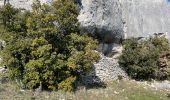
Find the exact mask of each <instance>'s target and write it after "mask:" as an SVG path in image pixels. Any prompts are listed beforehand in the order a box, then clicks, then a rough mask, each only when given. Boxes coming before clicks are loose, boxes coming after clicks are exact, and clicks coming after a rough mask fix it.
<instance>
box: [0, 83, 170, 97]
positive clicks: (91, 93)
mask: <svg viewBox="0 0 170 100" xmlns="http://www.w3.org/2000/svg"><path fill="white" fill-rule="evenodd" d="M167 93H168V91H164V90H155V89H153V88H151V87H149V86H145V85H143V84H139V83H138V82H136V81H128V80H126V81H125V80H124V81H123V80H122V81H119V82H118V81H114V82H109V83H108V84H107V87H106V88H93V89H85V88H81V89H79V90H77V91H76V92H75V93H66V92H63V91H57V92H48V91H43V92H33V91H31V90H21V89H20V88H19V87H18V86H17V85H16V83H15V82H11V81H10V82H4V83H1V84H0V100H170V98H169V97H168V95H167Z"/></svg>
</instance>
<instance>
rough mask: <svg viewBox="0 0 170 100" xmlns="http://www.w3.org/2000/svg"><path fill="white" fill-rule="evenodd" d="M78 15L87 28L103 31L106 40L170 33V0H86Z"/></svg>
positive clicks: (88, 29)
mask: <svg viewBox="0 0 170 100" xmlns="http://www.w3.org/2000/svg"><path fill="white" fill-rule="evenodd" d="M78 19H79V21H80V23H81V26H82V27H83V28H85V29H86V30H87V31H88V32H90V33H92V34H94V33H95V34H101V35H100V36H101V37H102V39H103V40H104V41H105V40H107V41H108V40H110V39H111V40H112V41H113V42H114V40H115V37H118V38H120V37H122V38H131V37H148V36H150V35H153V34H154V33H155V32H156V33H166V34H167V36H168V37H170V28H169V27H170V3H169V2H168V0H82V9H81V11H80V15H79V17H78ZM122 30H123V34H122ZM108 34H109V37H108ZM112 37H113V38H112ZM169 39H170V38H169Z"/></svg>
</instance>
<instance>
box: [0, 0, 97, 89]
mask: <svg viewBox="0 0 170 100" xmlns="http://www.w3.org/2000/svg"><path fill="white" fill-rule="evenodd" d="M6 6H7V5H5V6H4V7H6ZM10 7H11V9H14V8H12V6H10ZM6 12H7V13H9V12H8V10H7V11H6V10H5V13H6ZM18 12H19V13H17V14H16V15H14V16H16V17H15V20H13V21H14V23H16V24H13V25H14V28H12V29H10V30H8V29H6V30H5V31H0V33H1V34H0V35H1V36H2V37H1V38H2V39H3V40H5V41H6V47H5V48H4V49H3V50H2V53H1V55H2V57H3V64H4V65H6V66H7V68H8V73H9V77H10V78H11V79H15V80H18V81H19V82H20V83H21V84H20V85H21V86H22V87H24V88H28V89H36V88H38V87H40V86H42V89H48V90H58V89H63V90H68V91H72V90H73V89H74V83H75V82H76V80H77V79H78V77H80V74H81V73H80V72H83V73H88V72H89V71H90V70H91V68H92V66H93V63H94V62H95V61H97V60H98V59H99V55H98V53H96V52H95V51H94V49H95V48H96V46H97V41H96V40H94V39H93V38H92V37H89V36H88V35H87V34H79V30H78V29H79V28H78V27H79V26H78V21H77V16H78V13H77V9H76V6H75V4H74V2H73V1H72V0H58V1H56V2H54V3H53V5H52V6H48V5H40V2H39V1H37V2H36V3H34V4H33V10H32V11H31V12H21V11H20V10H18ZM21 15H22V16H21ZM12 16H13V15H12ZM19 20H22V21H23V22H20V21H19ZM56 23H57V24H56ZM1 25H2V26H5V25H6V24H3V23H2V24H1ZM7 25H8V23H7ZM23 85H24V86H23Z"/></svg>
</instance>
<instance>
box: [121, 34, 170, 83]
mask: <svg viewBox="0 0 170 100" xmlns="http://www.w3.org/2000/svg"><path fill="white" fill-rule="evenodd" d="M168 49H169V43H168V40H167V39H166V38H165V37H163V36H155V37H151V38H149V39H145V40H139V41H138V40H137V39H130V40H127V41H125V42H124V50H123V52H122V55H121V56H120V58H119V63H120V65H121V66H122V67H123V68H124V69H125V70H126V71H127V73H128V75H129V76H130V77H132V78H135V79H139V80H143V79H145V80H146V79H151V78H153V79H162V78H163V77H164V78H163V79H166V78H167V76H168V75H170V72H169V71H168V70H166V71H168V73H169V74H163V75H162V74H160V73H163V72H162V70H161V68H160V66H159V63H160V60H159V58H160V55H161V53H163V52H165V51H167V50H168ZM165 76H166V77H165ZM160 77H162V78H160Z"/></svg>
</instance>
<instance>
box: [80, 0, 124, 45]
mask: <svg viewBox="0 0 170 100" xmlns="http://www.w3.org/2000/svg"><path fill="white" fill-rule="evenodd" d="M81 4H82V9H81V11H80V15H79V17H78V19H79V22H80V23H81V27H82V28H83V29H85V30H86V31H88V32H89V33H91V34H95V35H97V36H99V37H100V38H101V39H102V41H104V42H107V43H111V42H117V40H118V39H120V38H121V37H123V21H122V9H121V4H120V2H119V0H82V2H81Z"/></svg>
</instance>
